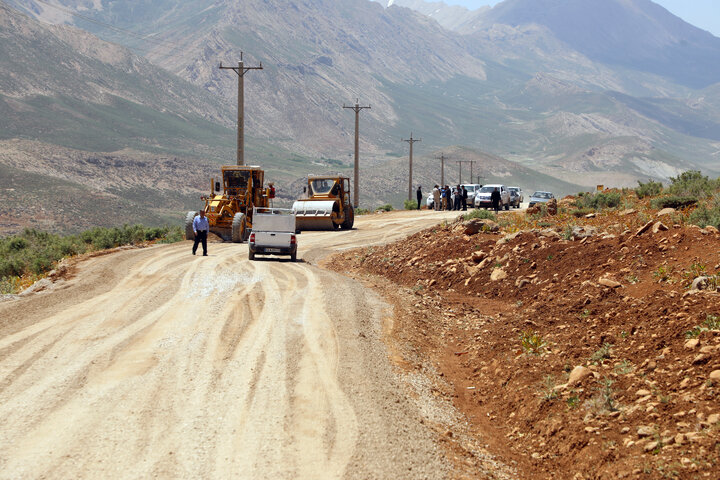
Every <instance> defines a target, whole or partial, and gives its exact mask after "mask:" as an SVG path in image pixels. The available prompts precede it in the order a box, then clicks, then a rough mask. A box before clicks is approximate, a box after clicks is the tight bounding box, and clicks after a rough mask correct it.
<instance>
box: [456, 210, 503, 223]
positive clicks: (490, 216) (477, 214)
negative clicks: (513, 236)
mask: <svg viewBox="0 0 720 480" xmlns="http://www.w3.org/2000/svg"><path fill="white" fill-rule="evenodd" d="M462 217H463V220H472V219H474V218H479V219H481V220H494V221H497V217H496V216H495V214H494V213H492V212H491V211H490V210H485V209H482V208H476V209H475V210H473V211H471V212H470V213H466V214H464V215H463V216H462Z"/></svg>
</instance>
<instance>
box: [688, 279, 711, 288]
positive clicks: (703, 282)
mask: <svg viewBox="0 0 720 480" xmlns="http://www.w3.org/2000/svg"><path fill="white" fill-rule="evenodd" d="M708 280H710V279H709V277H705V276H702V277H697V278H696V279H695V280H693V282H692V285H691V286H690V291H691V292H694V291H696V290H705V289H706V288H707V287H708Z"/></svg>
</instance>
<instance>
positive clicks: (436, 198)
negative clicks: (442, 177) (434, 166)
mask: <svg viewBox="0 0 720 480" xmlns="http://www.w3.org/2000/svg"><path fill="white" fill-rule="evenodd" d="M433 210H435V211H437V210H440V187H439V186H438V185H435V188H433Z"/></svg>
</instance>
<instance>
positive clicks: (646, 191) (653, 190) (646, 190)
mask: <svg viewBox="0 0 720 480" xmlns="http://www.w3.org/2000/svg"><path fill="white" fill-rule="evenodd" d="M662 189H663V184H662V183H660V182H653V181H652V180H650V181H649V182H647V183H642V182H641V181H638V187H637V188H636V189H635V195H637V197H638V198H645V197H655V196H657V195H660V194H661V193H662Z"/></svg>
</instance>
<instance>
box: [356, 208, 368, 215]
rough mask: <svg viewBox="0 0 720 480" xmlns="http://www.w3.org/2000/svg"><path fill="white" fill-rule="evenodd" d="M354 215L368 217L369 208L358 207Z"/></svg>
mask: <svg viewBox="0 0 720 480" xmlns="http://www.w3.org/2000/svg"><path fill="white" fill-rule="evenodd" d="M354 213H355V215H367V214H369V213H370V210H368V209H367V208H360V207H358V208H356V209H355V212H354Z"/></svg>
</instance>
